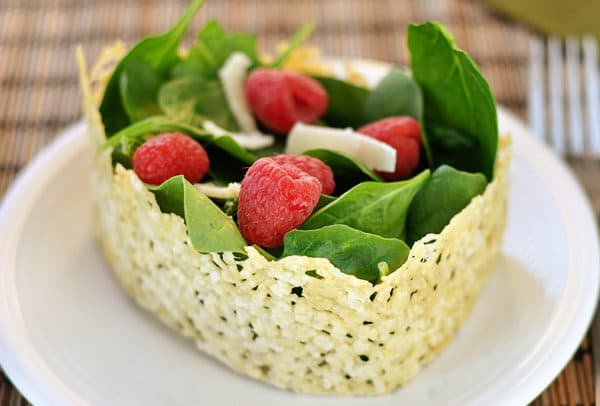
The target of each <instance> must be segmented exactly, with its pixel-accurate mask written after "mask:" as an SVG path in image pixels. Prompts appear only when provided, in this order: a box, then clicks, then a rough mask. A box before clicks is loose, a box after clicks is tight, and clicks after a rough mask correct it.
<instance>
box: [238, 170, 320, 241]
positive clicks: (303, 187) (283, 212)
mask: <svg viewBox="0 0 600 406" xmlns="http://www.w3.org/2000/svg"><path fill="white" fill-rule="evenodd" d="M320 195H321V184H320V183H319V180H318V179H317V178H315V177H314V176H310V175H309V174H307V173H306V172H303V171H301V170H300V169H298V168H297V167H295V166H294V165H290V164H288V163H283V164H280V163H278V162H275V160H273V159H272V158H261V159H259V160H258V161H256V162H254V163H253V164H252V166H251V167H250V169H248V172H247V173H246V176H245V177H244V179H243V180H242V185H241V188H240V196H239V201H238V212H237V216H238V225H239V227H240V230H241V232H242V234H243V236H244V238H245V239H246V241H248V243H249V244H258V245H260V246H263V247H267V248H274V247H280V246H281V245H282V244H283V236H284V235H285V234H286V233H287V232H288V231H290V230H293V229H294V228H296V227H298V226H299V225H300V224H302V223H304V221H305V220H306V219H307V218H308V216H310V214H311V213H312V211H313V209H314V208H315V206H316V205H317V202H318V201H319V197H320Z"/></svg>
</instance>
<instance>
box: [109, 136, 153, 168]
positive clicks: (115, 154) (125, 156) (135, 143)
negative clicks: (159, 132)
mask: <svg viewBox="0 0 600 406" xmlns="http://www.w3.org/2000/svg"><path fill="white" fill-rule="evenodd" d="M148 138H149V137H148V136H147V135H142V134H135V135H132V136H129V137H119V139H118V140H119V143H118V144H117V145H116V146H115V147H114V148H113V151H112V154H111V157H112V161H113V163H114V164H115V165H116V164H117V163H119V164H121V165H123V166H124V167H125V168H128V169H131V168H132V167H133V162H132V159H133V154H134V153H135V150H136V149H137V148H138V147H139V146H140V145H142V144H143V143H144V142H145V141H146V140H147V139H148Z"/></svg>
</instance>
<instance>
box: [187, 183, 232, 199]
mask: <svg viewBox="0 0 600 406" xmlns="http://www.w3.org/2000/svg"><path fill="white" fill-rule="evenodd" d="M194 186H195V187H196V189H198V190H199V191H201V192H202V193H204V194H205V195H206V196H208V197H213V198H215V199H237V198H238V196H239V195H240V184H239V183H230V184H229V185H227V186H219V185H215V184H214V183H210V182H207V183H196V184H195V185H194Z"/></svg>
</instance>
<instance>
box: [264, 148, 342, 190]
mask: <svg viewBox="0 0 600 406" xmlns="http://www.w3.org/2000/svg"><path fill="white" fill-rule="evenodd" d="M272 159H273V160H274V161H275V162H277V163H278V164H286V163H287V164H291V165H294V166H295V167H296V168H298V169H300V170H301V171H304V172H306V173H308V174H309V175H310V176H314V177H315V178H317V179H318V180H319V182H321V186H322V187H323V191H322V193H324V194H326V195H330V194H332V193H333V190H334V189H335V181H334V180H333V172H332V171H331V168H330V167H329V166H327V165H325V163H324V162H323V161H321V160H320V159H317V158H313V157H312V156H308V155H275V156H274V157H272Z"/></svg>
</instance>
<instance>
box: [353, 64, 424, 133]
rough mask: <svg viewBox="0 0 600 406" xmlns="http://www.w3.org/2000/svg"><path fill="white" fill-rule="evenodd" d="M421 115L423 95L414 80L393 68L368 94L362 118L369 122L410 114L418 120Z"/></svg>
mask: <svg viewBox="0 0 600 406" xmlns="http://www.w3.org/2000/svg"><path fill="white" fill-rule="evenodd" d="M422 115H423V96H422V95H421V89H420V88H419V85H418V84H417V82H415V80H414V79H413V78H412V77H410V76H409V75H407V74H406V73H404V72H402V71H401V70H398V69H394V70H392V71H390V72H389V73H388V74H387V75H386V76H385V77H384V78H383V79H382V80H381V81H380V82H379V83H378V84H377V86H375V88H374V89H373V90H372V91H371V93H370V94H369V97H368V98H367V102H366V105H365V112H364V119H365V122H367V123H369V122H372V121H377V120H379V119H382V118H386V117H391V116H411V117H413V118H415V119H417V120H420V119H421V117H422Z"/></svg>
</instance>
